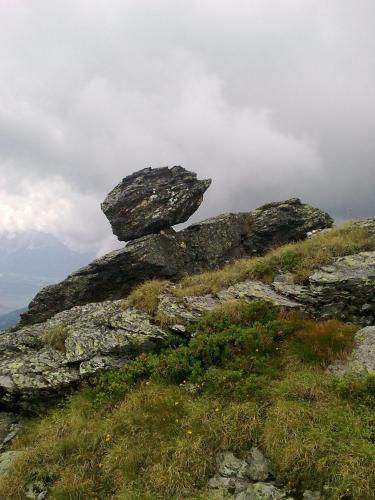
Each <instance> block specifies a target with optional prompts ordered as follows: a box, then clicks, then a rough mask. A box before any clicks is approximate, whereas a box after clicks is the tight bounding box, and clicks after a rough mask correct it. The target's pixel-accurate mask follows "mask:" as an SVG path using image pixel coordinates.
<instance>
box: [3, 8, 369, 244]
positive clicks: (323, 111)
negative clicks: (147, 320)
mask: <svg viewBox="0 0 375 500" xmlns="http://www.w3.org/2000/svg"><path fill="white" fill-rule="evenodd" d="M374 22H375V2H374V0H329V1H327V0H236V1H233V0H204V1H202V0H197V1H196V0H178V1H176V0H0V231H4V230H6V231H16V230H27V229H39V230H43V231H49V232H52V233H54V234H55V235H57V236H58V237H60V238H61V239H62V240H64V241H67V242H68V243H69V244H70V245H72V246H74V247H81V248H83V247H86V248H87V247H97V248H101V251H104V250H106V249H109V248H111V247H112V245H113V242H114V238H111V231H110V226H109V223H108V222H107V220H106V218H105V217H104V215H103V214H102V212H101V211H100V207H99V204H100V202H101V201H102V200H103V199H104V197H105V195H106V194H107V192H108V191H109V190H110V189H111V188H112V187H114V185H116V184H117V183H118V182H119V181H120V180H121V179H122V177H124V176H125V175H128V174H130V173H131V172H133V171H135V170H138V169H140V168H144V167H147V166H153V167H158V166H164V165H176V164H177V165H183V166H184V167H186V168H187V169H189V170H193V171H196V172H197V173H198V175H199V177H201V178H203V177H212V179H213V183H212V185H211V187H210V189H209V190H208V191H207V193H206V196H205V200H204V203H203V205H202V207H201V209H200V210H199V212H198V213H197V214H196V215H195V216H194V218H193V220H197V219H202V218H204V217H207V216H210V215H215V214H217V213H221V212H226V211H239V210H250V209H252V208H255V207H256V206H258V205H260V204H262V203H264V202H268V201H272V200H280V199H284V198H287V197H291V196H298V197H301V198H302V199H303V200H304V201H307V202H310V203H312V204H314V205H317V206H320V207H322V208H324V209H326V210H328V211H329V212H330V213H331V214H332V215H333V216H334V217H336V218H337V219H347V218H353V217H363V216H369V215H375V197H374V188H375V140H374V139H375V137H374V135H375V35H374Z"/></svg>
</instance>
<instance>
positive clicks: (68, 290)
mask: <svg viewBox="0 0 375 500" xmlns="http://www.w3.org/2000/svg"><path fill="white" fill-rule="evenodd" d="M331 225H332V219H331V218H330V216H329V215H328V214H326V213H325V212H322V211H321V210H319V209H317V208H313V207H311V206H309V205H305V204H303V203H301V201H300V200H298V199H291V200H287V201H283V202H280V203H271V204H268V205H264V206H262V207H260V208H258V209H256V210H254V211H252V212H246V213H239V214H227V215H221V216H218V217H214V218H211V219H207V220H205V221H203V222H201V223H199V224H194V225H192V226H189V227H188V228H186V229H184V230H183V231H179V232H174V231H173V230H171V229H169V230H167V231H164V232H162V233H159V234H151V235H148V236H144V237H143V238H139V239H137V240H134V241H132V242H130V243H129V244H128V245H126V247H125V248H123V249H120V250H116V251H115V252H111V253H109V254H107V255H105V256H104V257H101V258H100V259H97V260H95V261H94V262H92V263H91V264H89V265H88V266H87V267H84V268H82V269H80V270H79V271H77V272H76V273H73V274H72V275H70V276H69V277H68V278H67V279H66V280H64V281H62V282H61V283H58V284H56V285H52V286H48V287H46V288H44V289H43V290H41V291H40V292H39V293H38V294H37V295H36V297H35V298H34V300H33V301H32V302H31V303H30V305H29V309H28V311H26V313H24V314H23V315H22V320H21V325H27V324H33V323H39V322H42V321H45V320H46V319H48V318H50V317H51V316H53V315H54V314H56V313H57V312H60V311H63V310H65V309H69V308H71V307H73V306H76V305H83V304H87V303H90V302H99V301H105V300H116V299H120V298H123V297H126V295H127V294H128V293H129V292H130V290H131V289H132V288H133V287H134V286H136V285H137V284H139V283H141V282H143V281H144V280H147V279H152V278H166V279H170V280H172V281H174V280H178V279H180V278H182V277H183V276H185V275H186V274H193V273H197V272H201V271H206V270H210V269H216V268H218V267H220V266H222V265H224V264H225V263H226V262H227V261H230V260H233V259H235V258H239V257H245V256H253V255H260V254H262V253H264V252H265V251H266V250H268V249H270V248H272V247H274V246H276V245H281V244H284V243H288V242H291V241H297V240H300V239H303V238H305V237H306V234H307V233H308V232H310V231H314V230H316V229H322V228H326V227H330V226H331Z"/></svg>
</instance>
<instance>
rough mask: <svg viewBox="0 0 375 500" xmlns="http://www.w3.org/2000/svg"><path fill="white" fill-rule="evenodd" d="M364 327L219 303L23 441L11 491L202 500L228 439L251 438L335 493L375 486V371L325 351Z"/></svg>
mask: <svg viewBox="0 0 375 500" xmlns="http://www.w3.org/2000/svg"><path fill="white" fill-rule="evenodd" d="M354 332H355V328H353V327H351V326H349V325H345V324H342V323H339V322H336V321H325V322H311V321H309V320H306V319H304V318H303V317H301V316H298V315H296V314H293V315H286V314H280V313H279V311H278V310H277V309H276V308H275V307H273V306H271V305H270V304H267V303H265V302H254V303H250V304H247V303H245V302H241V301H239V302H236V303H235V302H233V303H230V304H227V305H224V306H221V307H220V308H219V309H217V310H214V311H211V312H210V313H208V314H207V315H206V316H205V317H203V318H202V319H201V320H200V321H199V322H198V324H196V325H195V326H194V331H193V333H194V336H193V337H192V338H191V339H190V340H186V341H185V342H183V341H181V342H180V345H179V346H178V347H176V348H174V349H171V348H169V349H166V350H164V351H163V352H161V353H159V354H157V355H155V354H143V355H140V356H138V357H137V358H136V359H135V360H134V361H133V362H131V363H129V364H128V365H126V367H124V368H123V369H120V370H111V371H109V372H106V373H104V374H102V375H101V376H99V377H97V378H96V379H95V380H93V381H92V382H91V384H89V385H87V386H86V387H83V388H82V389H81V391H79V392H78V393H77V394H76V395H74V396H73V397H71V398H70V399H69V400H68V401H67V402H66V404H65V406H64V407H63V408H55V409H54V410H51V411H50V413H49V414H48V415H47V416H45V417H43V418H41V419H40V418H39V419H36V420H35V422H34V424H33V425H32V426H31V428H28V429H27V430H26V432H25V433H24V434H23V435H22V436H21V437H19V438H17V439H16V441H15V442H14V444H13V448H14V449H24V450H26V452H25V455H23V456H22V457H21V458H20V459H19V460H18V461H17V462H16V463H15V465H14V468H13V470H12V471H11V473H10V474H8V475H7V476H5V477H2V478H0V498H2V499H4V500H13V499H21V498H24V492H25V488H26V487H27V484H28V483H30V481H35V480H42V481H44V482H46V483H47V484H48V486H49V497H48V498H49V499H52V500H68V499H69V500H80V499H95V498H97V499H102V498H103V499H104V498H105V499H120V500H121V499H122V500H133V499H142V500H144V499H150V500H158V499H160V500H161V499H171V500H172V499H176V500H177V499H204V498H207V491H206V484H207V480H208V478H209V477H211V476H212V475H213V474H214V473H215V457H216V455H217V453H218V452H220V451H224V450H231V451H233V452H234V453H235V454H237V455H238V456H242V455H244V454H245V453H246V452H247V451H248V450H249V448H250V447H251V446H252V445H253V444H257V445H258V446H260V447H261V448H262V449H263V450H264V452H265V453H266V455H267V456H268V457H269V458H270V459H271V461H272V464H273V467H274V470H275V473H276V475H277V479H278V480H282V481H284V482H286V483H288V484H289V485H290V487H292V488H295V489H296V490H298V491H299V492H301V491H303V490H304V489H319V490H321V491H323V487H324V488H325V489H324V491H325V498H327V499H338V498H348V499H349V498H352V499H359V498H361V499H363V500H370V499H371V498H373V496H372V495H373V489H372V487H373V484H374V481H375V477H374V474H375V472H374V467H373V463H374V458H375V446H374V423H375V417H374V411H373V409H374V404H375V379H374V377H369V378H368V379H351V378H345V379H340V380H338V379H336V378H335V377H334V376H333V375H331V374H328V373H326V372H325V371H324V368H325V366H326V365H327V363H328V362H330V361H331V360H332V359H335V358H336V357H338V358H340V359H342V358H344V357H345V356H346V355H347V354H348V352H349V351H350V346H351V345H352V342H353V336H354Z"/></svg>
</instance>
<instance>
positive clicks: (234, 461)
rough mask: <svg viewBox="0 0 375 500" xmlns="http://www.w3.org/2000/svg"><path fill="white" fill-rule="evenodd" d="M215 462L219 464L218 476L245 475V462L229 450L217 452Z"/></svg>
mask: <svg viewBox="0 0 375 500" xmlns="http://www.w3.org/2000/svg"><path fill="white" fill-rule="evenodd" d="M217 463H218V465H219V470H218V473H219V475H220V476H224V477H238V478H243V477H246V476H247V469H248V465H247V463H246V462H245V461H244V460H240V459H239V458H237V457H235V456H234V455H233V453H231V452H225V453H221V454H219V455H218V457H217Z"/></svg>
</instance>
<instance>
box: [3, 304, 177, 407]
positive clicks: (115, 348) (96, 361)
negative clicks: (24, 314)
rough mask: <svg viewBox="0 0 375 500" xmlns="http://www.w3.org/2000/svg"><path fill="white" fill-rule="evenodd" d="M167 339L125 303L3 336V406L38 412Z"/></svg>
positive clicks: (77, 311) (88, 308) (67, 314)
mask: <svg viewBox="0 0 375 500" xmlns="http://www.w3.org/2000/svg"><path fill="white" fill-rule="evenodd" d="M168 338H169V335H168V334H167V333H165V332H164V331H163V330H161V329H160V328H159V327H158V326H156V325H154V324H153V323H152V322H151V321H150V318H149V316H148V315H147V314H144V313H141V312H139V311H136V310H134V309H126V308H125V307H124V302H123V301H121V300H119V301H113V302H102V303H98V304H87V305H85V306H82V307H74V308H72V309H70V310H69V311H63V312H61V313H59V314H57V315H56V316H54V317H53V318H51V319H50V320H48V321H46V322H45V323H40V324H38V325H33V326H28V327H25V328H23V329H21V330H18V331H17V332H13V333H2V334H0V405H2V406H3V407H9V408H13V409H14V408H17V407H18V408H20V409H23V410H25V411H28V410H31V409H35V405H37V404H39V403H40V402H43V400H44V399H47V398H49V397H51V396H53V395H54V394H56V393H59V392H61V390H62V389H66V388H68V387H69V386H72V385H74V384H75V383H77V382H79V381H80V380H82V379H83V378H85V377H87V376H88V375H92V374H94V373H96V372H97V371H99V370H103V369H107V368H111V367H117V366H122V365H124V364H126V363H127V362H128V361H129V360H130V359H131V358H132V357H134V356H135V355H136V354H139V353H142V352H149V351H156V350H158V349H159V348H160V347H162V346H164V345H166V343H167V341H168Z"/></svg>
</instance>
